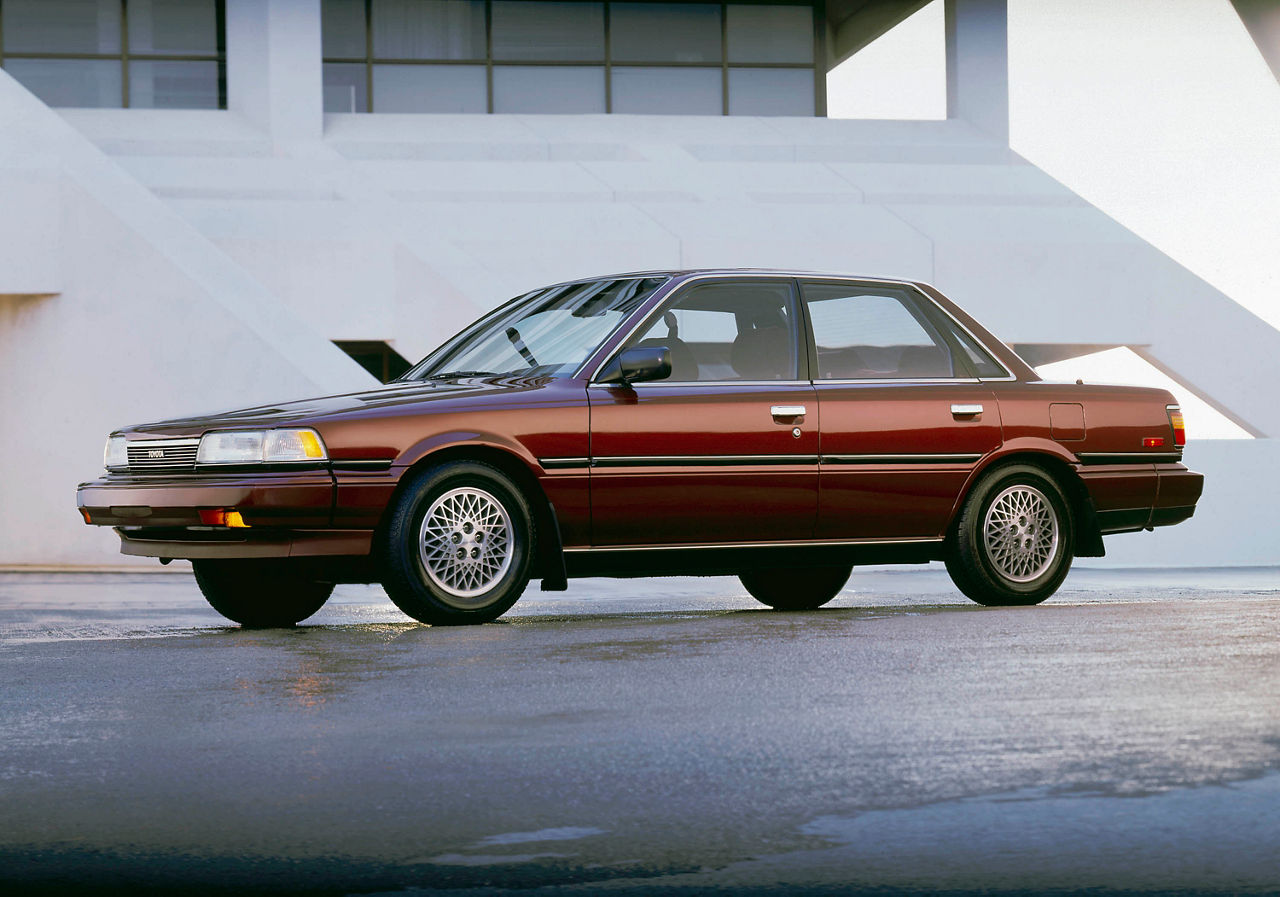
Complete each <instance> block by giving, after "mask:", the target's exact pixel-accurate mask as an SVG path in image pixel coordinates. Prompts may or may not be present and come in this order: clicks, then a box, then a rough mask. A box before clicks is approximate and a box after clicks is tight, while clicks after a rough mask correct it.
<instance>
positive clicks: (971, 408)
mask: <svg viewBox="0 0 1280 897" xmlns="http://www.w3.org/2000/svg"><path fill="white" fill-rule="evenodd" d="M951 413H952V414H954V415H955V416H956V417H971V416H972V415H975V414H981V413H982V406H981V405H952V406H951Z"/></svg>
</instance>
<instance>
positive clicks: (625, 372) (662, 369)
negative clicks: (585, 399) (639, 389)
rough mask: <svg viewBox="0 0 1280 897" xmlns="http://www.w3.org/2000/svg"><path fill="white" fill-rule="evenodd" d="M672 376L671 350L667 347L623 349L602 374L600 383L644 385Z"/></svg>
mask: <svg viewBox="0 0 1280 897" xmlns="http://www.w3.org/2000/svg"><path fill="white" fill-rule="evenodd" d="M670 376H671V350H670V349H668V348H667V347H666V346H632V347H631V348H630V349H623V350H622V352H620V353H619V354H618V355H617V356H615V357H614V359H613V361H611V362H609V366H608V367H606V368H605V369H604V371H602V372H601V374H600V377H599V379H598V382H600V383H618V384H621V385H623V386H626V385H627V384H630V383H643V382H644V381H646V380H664V379H666V378H667V377H670Z"/></svg>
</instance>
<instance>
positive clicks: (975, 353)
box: [939, 318, 1009, 379]
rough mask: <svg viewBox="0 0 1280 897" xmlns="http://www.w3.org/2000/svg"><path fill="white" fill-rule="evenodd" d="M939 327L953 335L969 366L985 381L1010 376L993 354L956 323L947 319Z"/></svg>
mask: <svg viewBox="0 0 1280 897" xmlns="http://www.w3.org/2000/svg"><path fill="white" fill-rule="evenodd" d="M939 326H941V327H942V328H944V329H945V330H946V331H947V333H948V334H950V335H951V338H952V340H954V341H955V345H957V346H959V347H960V351H961V352H963V353H964V357H965V358H966V359H968V361H969V364H970V365H971V366H972V367H973V369H974V371H975V372H976V373H977V375H978V376H979V377H981V378H984V379H985V378H987V377H997V378H998V377H1008V376H1009V372H1008V371H1006V370H1005V369H1004V367H1003V366H1002V365H1001V364H1000V362H998V361H996V360H995V359H994V358H992V357H991V354H990V353H989V352H987V350H986V349H984V348H982V346H981V345H979V344H978V341H977V340H976V339H974V338H973V337H971V336H970V335H969V334H968V333H966V332H965V331H964V330H962V329H961V328H960V326H959V325H957V324H956V323H955V322H954V321H952V320H951V319H949V318H947V319H944V320H942V321H940V322H939Z"/></svg>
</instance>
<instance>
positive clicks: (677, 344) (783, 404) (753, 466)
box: [588, 278, 818, 546]
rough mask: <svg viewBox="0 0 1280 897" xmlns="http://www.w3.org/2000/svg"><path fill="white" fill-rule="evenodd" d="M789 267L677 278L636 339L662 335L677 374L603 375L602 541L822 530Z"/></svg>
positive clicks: (597, 475)
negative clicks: (617, 380)
mask: <svg viewBox="0 0 1280 897" xmlns="http://www.w3.org/2000/svg"><path fill="white" fill-rule="evenodd" d="M798 321H799V309H798V305H797V302H796V297H795V290H794V285H793V283H792V281H790V280H789V279H785V278H742V279H728V280H726V279H707V280H698V281H694V282H693V283H691V284H688V285H687V286H685V287H684V288H682V289H680V290H678V291H677V292H676V293H675V294H674V295H673V296H672V298H671V300H670V301H669V302H668V303H666V304H665V305H664V307H663V308H661V309H659V310H658V311H657V312H656V313H655V314H653V315H651V316H650V317H649V318H648V319H647V320H646V321H645V322H644V323H643V324H642V325H641V326H640V327H639V329H638V330H637V331H636V333H635V334H633V336H632V337H631V338H630V339H629V340H628V341H627V343H626V346H627V347H629V346H634V345H654V346H657V345H661V346H666V347H667V348H668V349H669V350H670V353H671V361H672V371H671V376H670V377H668V378H667V379H665V380H661V381H655V382H648V383H636V384H634V385H633V386H620V385H616V386H604V385H601V384H593V385H592V386H591V387H590V388H589V389H588V395H589V397H590V404H591V516H592V520H591V532H592V540H591V541H592V544H593V545H598V546H621V545H637V546H640V545H648V546H654V545H710V544H724V543H754V542H776V541H794V540H803V539H810V538H812V537H813V529H814V521H815V518H816V514H817V490H818V414H817V411H818V409H817V403H816V400H815V394H814V389H813V386H812V384H811V383H809V382H808V379H807V377H805V376H803V374H804V373H805V372H804V370H803V369H804V368H805V362H806V359H805V358H804V357H803V355H802V353H801V351H800V346H801V342H800V332H801V328H800V326H799V324H798Z"/></svg>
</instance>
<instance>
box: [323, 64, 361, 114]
mask: <svg viewBox="0 0 1280 897" xmlns="http://www.w3.org/2000/svg"><path fill="white" fill-rule="evenodd" d="M368 77H369V73H368V70H367V69H366V68H365V66H364V63H361V62H326V63H325V64H324V111H325V112H368V111H369V93H368V90H369V81H368Z"/></svg>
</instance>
